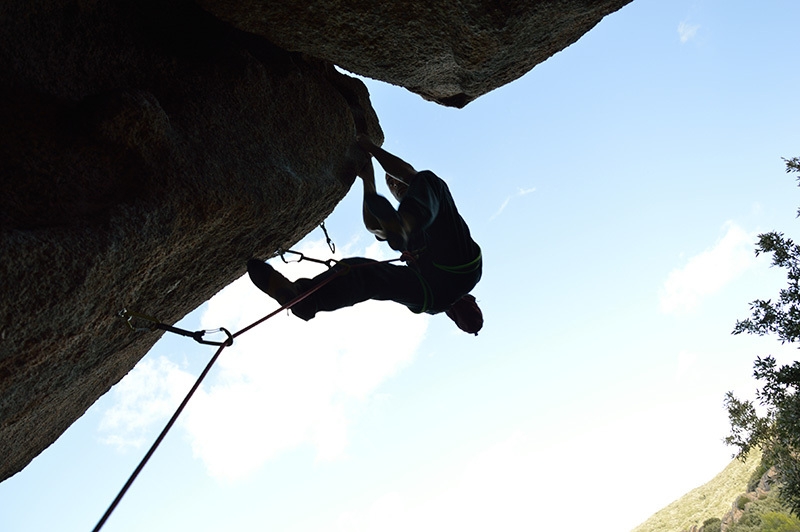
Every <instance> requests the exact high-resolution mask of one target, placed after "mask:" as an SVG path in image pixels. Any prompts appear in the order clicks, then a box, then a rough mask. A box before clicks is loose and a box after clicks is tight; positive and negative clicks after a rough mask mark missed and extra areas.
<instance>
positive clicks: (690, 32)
mask: <svg viewBox="0 0 800 532" xmlns="http://www.w3.org/2000/svg"><path fill="white" fill-rule="evenodd" d="M699 29H700V26H699V25H697V24H689V23H687V22H686V21H681V23H680V24H678V36H679V37H680V39H681V43H687V42H689V41H690V40H692V39H694V37H695V36H696V35H697V30H699Z"/></svg>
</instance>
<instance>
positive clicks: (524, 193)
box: [489, 188, 536, 221]
mask: <svg viewBox="0 0 800 532" xmlns="http://www.w3.org/2000/svg"><path fill="white" fill-rule="evenodd" d="M532 192H536V188H520V189H517V192H516V194H511V195H509V196H507V197H506V199H505V201H503V204H502V205H500V208H499V209H497V212H495V213H494V214H493V215H491V216H490V217H489V221H492V220H494V219H495V218H497V217H498V216H500V215H501V214H502V213H503V211H504V210H506V207H508V204H509V203H510V202H511V200H512V199H513V198H516V197H520V196H527V195H528V194H531V193H532Z"/></svg>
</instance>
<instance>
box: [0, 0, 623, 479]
mask: <svg viewBox="0 0 800 532" xmlns="http://www.w3.org/2000/svg"><path fill="white" fill-rule="evenodd" d="M625 3H627V1H626V0H613V1H612V0H598V1H588V0H580V1H579V0H575V1H572V2H569V1H563V0H559V1H556V0H553V1H537V2H527V3H525V2H511V1H503V2H497V1H494V2H490V1H485V2H482V3H477V4H469V3H466V2H449V3H447V5H448V7H447V9H445V8H443V7H441V6H440V7H429V3H426V2H402V3H401V2H365V1H361V0H354V1H353V2H337V1H330V2H300V1H298V2H293V1H281V2H278V1H275V2H259V3H251V2H248V1H242V2H231V1H219V2H212V1H211V0H208V1H206V0H203V1H202V2H200V3H199V4H195V3H192V2H188V1H184V0H180V1H178V0H158V1H157V0H8V1H6V2H3V4H2V6H0V41H2V46H0V119H1V120H2V125H3V127H2V128H0V185H1V186H2V194H0V456H2V457H3V459H2V460H0V480H3V479H5V478H8V477H9V476H11V475H13V474H14V473H16V472H17V471H19V470H21V469H22V468H24V467H25V465H27V464H28V463H29V462H30V460H32V459H33V458H34V457H35V456H36V455H37V454H39V453H40V452H41V451H42V450H44V449H45V448H46V447H47V446H49V445H50V444H51V443H52V442H53V441H55V440H56V438H58V436H59V435H60V434H61V433H62V432H63V431H64V430H66V429H67V427H69V426H70V425H71V424H72V423H73V422H74V421H75V420H76V419H77V418H78V417H80V416H81V415H82V414H83V413H84V412H85V411H86V409H87V408H89V407H90V406H91V405H92V403H94V401H96V400H97V398H98V397H100V396H101V395H102V394H104V393H105V392H106V391H108V390H109V388H110V387H111V386H112V385H114V384H115V383H116V382H118V381H119V380H120V379H121V378H122V377H123V376H124V375H125V374H126V373H127V372H129V371H130V370H131V369H132V368H133V366H134V365H135V364H136V362H138V360H139V359H141V358H142V357H143V356H144V355H145V354H146V353H147V351H148V350H149V349H150V347H152V345H153V344H154V343H155V341H156V340H157V339H158V338H159V336H160V334H158V333H145V334H132V333H131V331H130V330H129V329H128V328H127V327H126V326H125V324H124V322H123V321H122V320H121V319H120V318H119V317H118V316H117V313H118V312H119V311H120V310H122V309H123V308H128V309H131V310H136V311H139V312H144V313H147V314H152V315H155V316H156V317H157V318H159V319H160V320H161V321H163V322H165V323H174V322H176V321H178V320H179V319H180V318H182V317H183V316H184V315H186V314H187V313H189V312H190V311H192V310H193V309H195V308H197V307H198V306H199V305H201V304H202V303H203V302H205V301H207V300H208V299H209V298H210V297H211V296H213V295H214V294H215V293H216V292H218V291H219V290H220V289H222V288H224V287H225V286H226V285H228V284H229V283H230V282H232V281H233V280H235V279H236V278H238V277H239V276H241V275H242V274H243V273H244V269H245V262H246V260H247V259H248V258H250V257H260V258H263V259H266V258H268V257H270V256H272V255H274V253H275V252H276V250H277V249H279V248H282V247H289V246H291V245H292V244H294V243H295V242H297V241H298V240H299V239H301V238H302V237H303V236H304V235H305V234H307V233H308V232H309V231H311V230H312V229H314V228H315V227H316V226H317V225H319V223H320V222H321V221H322V220H324V219H325V217H326V216H327V215H328V214H329V213H330V212H331V210H332V209H333V208H334V207H335V205H336V204H337V203H338V201H339V200H340V199H341V198H342V197H343V196H344V195H345V194H346V193H347V191H348V190H349V187H350V186H351V185H352V183H353V181H354V179H355V173H356V169H357V168H359V167H360V165H362V164H363V163H364V162H365V160H366V159H365V156H364V154H363V153H361V152H360V151H359V150H358V149H357V148H356V147H355V143H354V141H355V135H356V132H357V131H363V132H366V133H367V134H368V135H370V136H371V137H372V138H373V140H375V141H376V142H378V143H380V142H382V140H383V134H382V132H381V129H380V126H379V124H378V119H377V117H376V116H375V113H374V111H373V110H372V107H371V105H370V102H369V95H368V93H367V90H366V87H365V86H364V85H363V83H361V81H359V80H357V79H354V78H352V77H349V76H346V75H344V74H342V73H341V72H339V71H338V70H337V69H336V68H335V67H334V65H338V66H341V67H343V68H345V69H348V70H350V71H352V72H356V73H358V74H363V75H366V76H370V77H373V78H376V79H381V80H384V81H388V82H390V83H395V84H399V85H402V86H404V87H406V88H408V89H409V90H412V91H415V92H417V93H418V94H420V95H422V96H423V97H425V98H428V99H431V100H434V101H437V102H439V103H442V104H445V105H453V106H457V107H460V106H463V105H465V104H466V103H468V102H469V101H471V100H472V99H474V98H476V97H477V96H479V95H480V94H484V93H485V92H488V91H489V90H491V89H493V88H496V87H498V86H500V85H502V84H504V83H507V82H508V81H511V80H512V79H515V78H516V77H519V76H520V75H522V74H523V73H524V72H526V71H527V70H529V69H530V68H531V67H533V65H535V64H536V63H537V62H540V61H543V60H544V59H546V58H547V57H549V56H550V55H552V54H553V53H555V52H556V51H558V50H559V49H561V48H563V47H565V46H567V45H569V44H570V43H572V42H574V41H575V40H577V39H578V38H579V37H580V36H581V35H582V34H583V33H584V32H585V31H588V29H590V28H591V27H592V26H593V25H594V24H596V23H597V22H598V21H599V20H600V19H601V18H602V17H603V16H604V15H605V14H607V13H609V12H611V11H614V10H615V9H618V8H619V7H621V6H622V5H624V4H625ZM401 4H402V5H403V6H404V7H403V9H400V8H399V7H397V6H400V5H401ZM439 4H442V3H439ZM442 5H443V4H442ZM404 43H405V45H404V46H401V45H403V44H404ZM187 341H190V340H187Z"/></svg>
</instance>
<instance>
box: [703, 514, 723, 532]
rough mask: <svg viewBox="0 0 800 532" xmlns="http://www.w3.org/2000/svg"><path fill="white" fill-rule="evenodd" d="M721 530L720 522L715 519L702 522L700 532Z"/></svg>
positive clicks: (718, 531)
mask: <svg viewBox="0 0 800 532" xmlns="http://www.w3.org/2000/svg"><path fill="white" fill-rule="evenodd" d="M721 530H722V521H721V520H720V519H718V518H716V517H712V518H711V519H706V520H705V521H703V526H702V527H701V528H700V532H720V531H721Z"/></svg>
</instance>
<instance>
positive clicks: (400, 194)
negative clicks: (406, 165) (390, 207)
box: [386, 172, 413, 201]
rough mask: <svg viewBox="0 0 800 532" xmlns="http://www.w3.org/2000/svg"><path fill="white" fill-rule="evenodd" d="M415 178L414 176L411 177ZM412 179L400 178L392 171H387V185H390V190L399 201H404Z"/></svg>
mask: <svg viewBox="0 0 800 532" xmlns="http://www.w3.org/2000/svg"><path fill="white" fill-rule="evenodd" d="M411 179H413V178H411ZM410 184H411V183H410V179H408V178H406V179H405V180H403V179H400V178H399V177H395V176H393V175H392V174H390V173H388V172H387V173H386V186H387V187H389V191H390V192H391V193H392V196H394V199H396V200H397V201H402V200H403V198H404V197H405V196H406V192H408V186H409V185H410Z"/></svg>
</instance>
